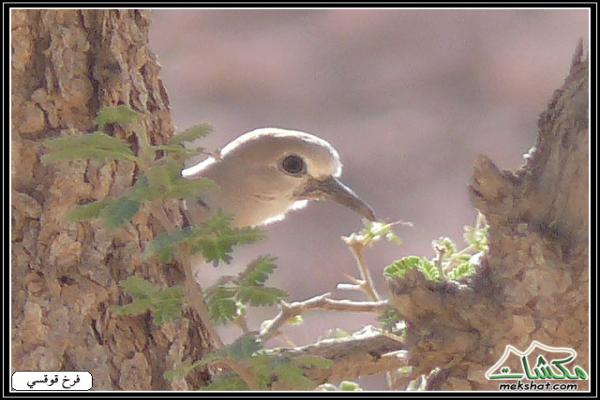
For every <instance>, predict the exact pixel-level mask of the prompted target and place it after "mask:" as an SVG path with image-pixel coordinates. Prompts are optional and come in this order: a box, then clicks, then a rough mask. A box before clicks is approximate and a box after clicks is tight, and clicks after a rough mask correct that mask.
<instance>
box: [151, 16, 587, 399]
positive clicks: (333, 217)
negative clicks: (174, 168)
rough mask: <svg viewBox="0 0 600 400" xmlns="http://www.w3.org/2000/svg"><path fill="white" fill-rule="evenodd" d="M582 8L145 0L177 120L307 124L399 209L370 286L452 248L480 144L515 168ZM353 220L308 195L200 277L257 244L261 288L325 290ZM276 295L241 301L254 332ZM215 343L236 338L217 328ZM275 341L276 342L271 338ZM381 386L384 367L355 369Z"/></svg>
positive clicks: (306, 338)
mask: <svg viewBox="0 0 600 400" xmlns="http://www.w3.org/2000/svg"><path fill="white" fill-rule="evenodd" d="M588 29H589V22H588V13H587V11H586V10H565V9H555V10H550V9H548V10H521V9H519V10H425V9H423V10H403V9H382V10H376V9H371V10H365V9H346V10H344V9H330V10H318V9H315V10H281V9H280V10H160V11H158V10H156V11H154V12H153V21H152V25H151V29H150V32H151V43H150V44H151V47H152V49H153V50H154V51H155V52H156V54H157V56H158V59H159V62H160V63H161V65H162V68H163V69H162V73H161V76H162V79H163V81H164V83H165V86H166V88H167V92H168V94H169V97H170V101H171V108H172V112H173V117H174V122H175V125H176V127H177V129H178V130H183V129H185V128H187V127H189V126H191V125H195V124H197V123H200V122H208V123H210V124H212V125H213V126H214V128H215V132H214V133H213V134H212V135H210V136H209V137H208V138H207V139H203V140H202V145H203V146H205V147H207V148H209V149H216V148H219V147H223V146H224V145H225V144H226V143H227V142H229V141H230V140H232V139H234V138H235V137H237V136H239V135H240V134H242V133H244V132H247V131H249V130H252V129H255V128H259V127H266V126H275V127H282V128H289V129H297V130H303V131H306V132H310V133H314V134H316V135H318V136H321V137H322V138H324V139H325V140H327V141H329V142H330V143H331V144H332V145H333V146H334V147H335V148H336V149H337V150H338V151H339V153H340V154H341V157H342V161H343V163H344V172H343V175H342V178H343V180H344V182H345V183H346V184H347V185H348V186H350V187H352V188H353V189H354V190H355V191H356V192H357V193H358V194H359V195H360V196H361V197H362V198H363V199H364V200H365V201H366V202H368V203H369V204H371V206H373V208H374V209H375V211H376V212H377V214H378V217H379V218H381V219H384V220H387V221H395V220H398V219H402V220H405V221H411V222H413V223H414V227H413V228H408V227H398V228H397V230H396V231H397V233H398V234H399V236H400V237H401V238H402V240H403V242H404V243H403V245H401V246H400V247H398V246H397V245H394V244H390V243H381V244H378V245H376V246H375V247H374V248H372V249H370V250H368V252H367V253H366V258H367V262H368V264H369V267H370V269H371V272H372V275H373V277H374V279H375V281H376V284H377V287H378V289H379V291H380V292H381V293H382V294H384V295H385V293H386V290H387V289H386V286H385V282H384V279H383V276H382V271H383V269H384V267H385V266H386V265H388V264H390V263H391V262H392V261H394V260H395V259H398V258H400V257H403V256H407V255H421V256H428V257H432V256H433V250H432V248H431V241H432V240H433V239H436V238H438V237H440V236H449V237H450V238H451V239H453V240H454V241H455V242H457V243H459V246H460V245H462V243H463V241H462V234H463V226H464V225H466V224H473V223H474V221H475V217H476V211H475V210H474V209H473V207H472V205H471V204H470V202H469V198H468V194H467V184H468V182H469V179H470V177H471V174H472V167H473V162H474V160H475V158H476V157H477V155H478V154H481V153H483V154H486V155H488V156H490V157H491V158H492V160H494V161H495V162H496V163H497V165H499V166H500V167H501V168H503V169H511V170H514V169H516V168H518V167H519V166H520V165H521V164H522V163H523V158H522V156H523V154H525V153H527V151H528V150H529V148H530V147H532V145H533V144H534V143H535V137H536V129H537V128H536V124H537V119H538V116H539V114H540V113H541V112H542V111H543V110H544V109H545V106H546V104H547V103H548V101H549V100H550V97H551V95H552V92H553V90H555V89H557V88H559V87H560V85H561V84H562V82H563V79H564V78H565V77H566V75H567V72H568V69H569V65H570V62H571V56H572V54H573V52H574V50H575V46H576V44H577V41H578V39H579V38H583V39H584V48H587V46H588V43H589V42H588ZM361 226H362V225H361V221H360V219H359V217H358V216H357V215H355V214H353V213H352V212H351V211H349V210H347V209H345V208H343V207H340V206H337V205H335V204H329V203H325V202H322V203H310V204H309V205H308V207H307V208H305V209H304V210H301V211H299V212H295V213H291V214H289V215H288V217H287V218H286V220H285V221H283V222H280V223H276V224H273V225H269V226H267V227H266V230H267V231H268V233H269V238H268V240H266V241H264V242H262V243H260V244H257V245H253V246H248V247H247V248H244V249H240V251H237V252H236V255H235V263H234V265H230V266H221V267H219V268H218V269H214V268H213V267H211V266H206V267H205V268H203V270H202V272H201V274H202V279H203V280H205V281H206V283H205V286H207V285H208V284H210V282H213V281H214V280H215V279H216V277H218V276H219V275H221V274H228V275H229V274H235V273H237V272H238V271H239V270H241V269H242V268H243V266H244V265H245V263H247V262H248V261H249V260H251V259H253V258H254V257H256V256H257V255H259V254H265V253H270V254H273V255H275V256H277V257H278V258H279V260H278V266H279V268H278V269H277V270H276V272H275V273H274V275H273V277H272V279H271V280H270V281H269V283H270V285H272V286H276V287H279V288H281V289H283V290H285V291H287V292H288V293H289V295H290V298H289V300H304V299H306V298H309V297H312V296H314V295H318V294H322V293H324V292H333V293H334V297H337V298H351V299H356V300H363V299H364V297H363V296H362V295H361V294H360V293H352V292H347V291H339V290H336V289H335V288H336V284H337V283H338V282H343V281H345V279H344V274H351V275H356V274H357V271H356V266H355V264H354V261H353V258H352V255H351V253H350V252H349V250H348V249H347V247H346V246H345V244H344V243H343V242H342V241H341V240H340V236H342V235H347V234H349V233H351V232H353V231H356V230H358V229H359V228H361ZM276 311H277V310H276V309H275V308H261V309H252V310H251V312H250V315H249V324H250V328H251V329H257V328H258V326H259V324H260V322H261V321H263V320H265V319H270V318H272V317H273V316H274V315H275V313H276ZM376 323H377V322H376V320H375V318H374V316H372V315H367V314H350V313H343V314H342V313H312V314H308V315H306V316H305V320H304V323H303V324H302V325H300V326H295V327H292V326H288V327H286V328H285V329H284V333H285V335H286V336H287V337H288V338H289V339H290V340H291V341H292V342H293V343H295V344H296V345H303V344H308V343H312V342H314V341H315V340H316V339H317V338H319V337H323V336H324V335H325V334H326V331H327V330H328V329H332V328H341V329H344V330H346V331H348V332H353V331H356V330H358V329H360V328H362V327H363V326H364V325H366V324H376ZM222 332H223V336H224V339H225V341H227V342H229V341H231V340H233V339H234V338H236V337H237V336H239V334H240V331H239V330H238V329H236V328H232V329H224V330H222ZM270 345H273V346H285V345H287V343H285V342H284V341H282V340H278V339H275V340H273V341H272V343H270ZM360 383H361V385H362V387H363V388H364V389H379V390H381V389H385V388H386V386H385V381H384V379H383V377H381V376H378V377H369V378H365V379H362V380H361V381H360Z"/></svg>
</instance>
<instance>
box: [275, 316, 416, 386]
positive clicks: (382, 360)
mask: <svg viewBox="0 0 600 400" xmlns="http://www.w3.org/2000/svg"><path fill="white" fill-rule="evenodd" d="M402 349H403V343H402V340H401V338H400V337H398V336H396V335H393V334H391V333H387V332H384V331H382V330H380V329H376V328H373V327H372V326H367V327H365V328H364V329H363V330H361V331H359V332H356V333H355V334H354V335H352V336H350V337H346V338H341V339H325V340H322V341H320V342H317V343H315V344H310V345H307V346H303V347H297V348H293V349H284V348H275V349H272V350H269V352H273V353H276V354H281V355H285V356H289V357H298V356H306V355H312V356H320V357H323V358H326V359H328V360H331V361H333V364H332V366H331V367H330V368H326V369H318V368H310V369H306V370H305V375H306V376H307V377H308V378H310V379H312V380H313V381H315V383H317V385H320V384H323V383H326V382H339V381H342V380H348V379H357V378H359V377H361V376H365V375H374V374H379V373H383V372H387V371H390V370H394V369H397V368H400V367H403V366H406V365H407V353H406V352H405V351H403V350H402ZM272 389H275V390H277V389H283V388H279V387H275V384H274V387H273V388H272Z"/></svg>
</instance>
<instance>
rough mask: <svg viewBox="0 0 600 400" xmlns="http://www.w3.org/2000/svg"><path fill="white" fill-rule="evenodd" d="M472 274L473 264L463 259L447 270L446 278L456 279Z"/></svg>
mask: <svg viewBox="0 0 600 400" xmlns="http://www.w3.org/2000/svg"><path fill="white" fill-rule="evenodd" d="M473 274H475V265H473V264H472V263H471V262H470V261H463V262H461V263H460V264H458V265H457V266H456V267H454V268H453V269H452V270H451V271H449V272H448V278H450V279H453V280H455V281H458V280H461V279H464V278H467V277H469V276H471V275H473Z"/></svg>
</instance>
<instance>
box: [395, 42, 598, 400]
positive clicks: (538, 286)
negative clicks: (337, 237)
mask: <svg viewBox="0 0 600 400" xmlns="http://www.w3.org/2000/svg"><path fill="white" fill-rule="evenodd" d="M581 58H582V51H581V45H580V46H579V47H578V50H577V52H576V54H575V57H574V59H573V63H572V66H571V70H570V72H569V75H568V77H567V79H566V80H565V82H564V84H563V86H562V88H561V89H559V90H557V91H556V92H555V93H554V95H553V97H552V100H551V101H550V104H549V105H548V108H547V110H546V111H545V112H544V113H543V114H542V115H541V117H540V119H539V123H538V126H539V132H538V138H537V143H536V145H535V147H534V148H532V150H531V151H530V152H529V154H528V156H527V157H526V158H527V161H526V163H525V165H524V166H522V167H521V168H520V169H519V170H517V171H516V172H514V173H513V172H510V171H500V170H499V169H498V168H497V167H496V166H495V165H494V164H493V163H492V161H490V160H489V159H488V158H486V157H483V156H482V157H480V158H479V159H478V160H477V162H476V165H475V172H474V175H473V179H472V182H471V185H470V187H469V189H470V193H471V199H472V201H473V204H474V205H475V207H476V208H477V209H479V210H480V211H481V212H482V213H483V214H484V215H485V216H486V219H487V221H488V223H489V225H490V231H489V253H488V254H487V255H486V256H485V257H484V258H483V260H482V262H481V266H480V268H479V270H478V271H477V273H476V275H475V276H474V277H473V278H472V279H471V280H470V281H468V282H465V284H464V285H459V284H456V283H455V282H454V283H452V282H450V283H441V284H434V283H432V282H428V281H426V280H425V279H424V278H423V276H422V275H421V274H419V273H417V272H416V271H410V272H409V273H408V274H407V275H406V277H405V279H401V280H397V281H395V282H393V283H392V284H391V291H392V294H393V299H392V301H393V302H394V304H395V306H396V308H397V309H398V311H399V312H400V313H401V314H402V315H403V316H404V317H405V318H406V320H407V321H408V324H409V329H408V332H409V334H408V336H407V340H406V348H407V350H408V351H409V354H410V356H409V362H408V364H409V365H413V366H415V370H414V372H415V375H417V374H427V373H428V372H429V371H431V370H432V369H433V368H435V367H440V368H441V371H440V372H439V373H438V374H437V375H436V378H434V379H431V381H430V383H429V388H430V389H441V390H482V389H487V390H497V389H498V382H490V381H487V380H486V378H485V377H484V373H485V371H486V370H487V369H488V368H490V367H491V366H492V365H494V364H495V363H496V361H497V360H498V359H499V358H500V356H501V355H502V353H503V351H504V348H505V346H506V345H507V344H512V345H514V346H516V347H517V348H519V349H521V350H524V349H525V348H527V347H528V346H529V344H530V343H531V342H532V341H533V340H538V341H540V342H542V343H544V344H546V345H549V346H557V347H572V348H573V349H575V350H576V351H577V353H578V358H577V363H578V364H579V365H581V366H582V367H584V369H586V370H587V371H588V372H589V367H590V365H589V360H588V351H589V347H588V343H589V324H590V321H589V319H588V312H589V297H588V291H589V280H588V272H589V264H588V252H589V247H588V240H589V225H588V220H589V214H588V195H589V194H588V181H589V175H588V157H589V153H588V141H589V131H588V118H589V116H588V106H589V104H588V86H589V82H588V61H587V60H582V59H581ZM579 384H580V386H579V389H585V388H587V383H585V382H581V381H579Z"/></svg>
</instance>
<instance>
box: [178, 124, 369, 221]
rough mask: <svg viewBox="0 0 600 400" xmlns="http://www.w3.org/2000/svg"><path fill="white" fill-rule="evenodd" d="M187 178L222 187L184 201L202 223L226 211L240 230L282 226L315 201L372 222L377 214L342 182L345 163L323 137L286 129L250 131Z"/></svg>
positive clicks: (190, 170)
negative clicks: (280, 223)
mask: <svg viewBox="0 0 600 400" xmlns="http://www.w3.org/2000/svg"><path fill="white" fill-rule="evenodd" d="M181 174H182V176H183V177H184V178H186V179H200V178H208V179H210V180H211V181H213V182H214V183H216V185H217V187H216V188H212V189H211V190H208V191H207V192H206V193H205V194H204V195H203V196H202V197H201V198H196V199H192V200H189V199H187V200H185V201H184V204H183V209H184V213H185V215H186V217H187V219H188V220H189V222H190V223H191V224H198V223H201V222H202V221H204V220H206V219H207V218H209V217H210V216H212V215H214V214H215V213H217V212H219V211H221V212H224V213H227V214H229V215H231V216H232V218H233V220H232V225H233V226H236V227H243V226H251V227H255V226H260V225H266V224H269V223H272V222H275V221H281V220H282V219H284V218H285V216H286V214H287V213H288V212H290V211H292V210H298V209H301V208H304V207H305V206H306V205H307V203H308V202H309V201H311V200H330V201H333V202H336V203H338V204H341V205H343V206H345V207H347V208H349V209H351V210H353V211H355V212H357V213H358V214H359V215H360V216H362V217H364V218H366V219H367V220H369V221H375V219H376V217H375V213H374V211H373V209H372V208H371V207H370V206H369V205H368V204H367V203H365V202H364V201H363V200H361V199H360V197H358V195H357V194H356V193H355V192H354V191H353V190H352V189H350V188H349V187H348V186H346V185H345V184H344V183H342V181H341V180H340V176H341V174H342V162H341V161H340V156H339V153H338V152H337V151H336V150H335V148H334V147H333V146H332V145H331V144H329V143H328V142H327V141H325V140H324V139H321V138H320V137H318V136H316V135H313V134H310V133H306V132H302V131H298V130H289V129H282V128H259V129H255V130H252V131H250V132H246V133H244V134H242V135H241V136H239V137H238V138H236V139H234V140H233V141H231V142H230V143H228V144H227V145H226V146H224V147H223V148H222V149H221V150H220V152H219V153H218V154H215V155H213V156H211V157H209V158H207V159H205V160H203V161H201V162H199V163H197V164H196V165H193V166H191V167H189V168H186V169H184V170H183V171H182V173H181Z"/></svg>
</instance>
